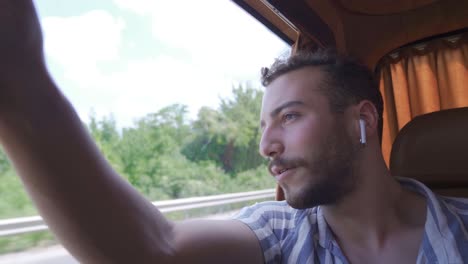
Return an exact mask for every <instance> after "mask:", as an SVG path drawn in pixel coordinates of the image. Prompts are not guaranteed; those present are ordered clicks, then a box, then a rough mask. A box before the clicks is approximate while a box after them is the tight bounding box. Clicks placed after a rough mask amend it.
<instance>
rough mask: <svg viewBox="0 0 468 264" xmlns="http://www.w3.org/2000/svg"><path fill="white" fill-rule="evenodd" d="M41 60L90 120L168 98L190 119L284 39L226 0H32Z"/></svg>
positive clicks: (152, 106)
mask: <svg viewBox="0 0 468 264" xmlns="http://www.w3.org/2000/svg"><path fill="white" fill-rule="evenodd" d="M35 4H36V8H37V10H38V13H39V17H40V20H41V25H42V28H43V34H44V50H45V54H46V60H47V65H48V68H49V71H50V72H51V75H52V77H53V78H54V80H55V82H56V83H57V84H58V86H59V87H60V89H61V90H62V92H63V93H64V94H65V95H66V96H67V98H68V99H69V100H70V101H71V103H72V104H73V106H74V107H75V109H76V111H77V112H78V114H79V116H80V118H81V119H82V120H83V121H84V122H85V123H88V121H89V117H90V114H91V113H94V115H95V116H96V117H97V118H98V119H99V118H102V117H103V116H105V117H108V116H109V115H111V114H112V116H113V117H114V118H115V120H116V121H117V125H118V127H120V128H122V127H129V126H132V125H133V123H134V120H136V119H138V118H141V117H143V116H145V115H146V114H148V113H154V112H157V111H158V110H159V109H161V108H162V107H165V106H168V105H170V104H173V103H180V104H185V105H187V106H188V110H189V118H190V119H195V118H196V115H197V112H198V110H199V108H200V107H202V106H209V107H212V108H217V107H218V104H219V102H220V98H229V96H230V95H231V90H232V87H233V85H237V84H239V83H250V84H251V85H252V86H254V87H256V88H258V89H261V85H260V83H259V77H260V68H261V67H264V66H269V65H270V64H271V63H272V62H273V61H274V59H275V58H276V57H278V56H281V55H284V54H285V53H287V52H288V51H289V47H288V45H287V44H286V43H285V42H283V41H282V40H281V39H279V38H278V37H277V36H276V35H274V34H273V33H272V32H270V31H269V30H268V29H267V28H266V27H264V26H263V25H262V24H260V23H259V22H257V21H256V20H255V19H254V18H253V17H251V16H250V15H249V14H248V13H246V12H245V11H244V10H242V9H241V8H239V7H238V6H237V5H236V4H235V3H233V2H231V1H228V0H197V1H194V0H80V1H63V0H36V1H35Z"/></svg>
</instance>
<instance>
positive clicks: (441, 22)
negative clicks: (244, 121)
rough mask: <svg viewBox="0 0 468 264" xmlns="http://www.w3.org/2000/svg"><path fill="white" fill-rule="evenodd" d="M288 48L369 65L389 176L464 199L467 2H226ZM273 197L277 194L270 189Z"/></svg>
mask: <svg viewBox="0 0 468 264" xmlns="http://www.w3.org/2000/svg"><path fill="white" fill-rule="evenodd" d="M234 2H236V3H237V4H238V5H239V6H240V7H241V8H243V9H244V10H245V11H247V12H248V13H250V14H251V15H252V16H253V17H255V18H256V19H257V20H258V21H260V22H262V23H263V24H264V25H265V26H266V27H268V28H269V29H270V30H272V31H273V32H274V33H275V34H276V35H278V36H279V37H280V38H282V39H283V40H284V41H286V42H287V43H289V44H290V45H291V46H292V52H296V51H298V50H304V49H312V50H313V49H319V48H331V49H336V50H337V51H339V52H341V53H344V54H348V55H351V56H353V57H355V58H358V59H359V60H361V61H362V62H363V63H365V64H366V65H367V66H369V67H370V68H371V69H373V70H374V72H375V74H376V77H377V78H378V80H379V86H380V90H381V92H382V95H383V99H384V114H383V121H384V130H383V138H382V151H383V155H384V157H385V159H386V162H387V164H388V165H389V167H390V170H391V172H392V174H393V175H396V176H403V177H412V178H416V179H418V180H420V181H422V182H424V183H425V184H427V185H428V186H429V187H430V188H432V189H433V190H435V191H436V192H438V193H441V194H444V195H451V196H463V197H468V139H467V135H468V85H467V84H468V1H459V0H413V1H406V0H383V1H371V0H346V1H345V0H290V1H284V0H283V1H282V0H234ZM276 198H277V200H283V199H284V194H283V192H282V190H281V188H280V187H277V197H276Z"/></svg>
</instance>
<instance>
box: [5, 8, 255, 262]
mask: <svg viewBox="0 0 468 264" xmlns="http://www.w3.org/2000/svg"><path fill="white" fill-rule="evenodd" d="M0 38H1V39H2V43H0V141H1V143H2V144H3V146H4V148H5V151H6V152H7V154H8V156H9V157H10V159H11V161H12V162H13V164H14V166H15V168H16V170H17V172H18V174H19V175H20V177H21V179H22V181H23V183H24V185H25V187H26V189H27V191H28V193H29V195H30V196H31V197H32V199H33V201H34V202H35V204H36V206H37V208H38V210H39V212H40V213H41V215H42V216H43V217H44V219H45V221H46V223H47V224H48V225H49V227H50V228H51V230H52V231H53V232H54V233H55V234H56V235H57V237H58V238H59V240H60V241H61V242H62V243H63V245H64V246H65V247H66V248H67V249H68V250H69V251H70V252H71V253H72V254H73V255H74V256H75V257H77V259H78V260H79V261H81V262H84V263H212V262H221V263H229V262H232V263H260V262H261V261H262V253H261V249H260V246H259V244H258V241H257V239H256V237H255V235H254V234H253V232H252V231H250V230H249V228H248V227H246V226H245V225H244V224H242V223H240V222H238V221H234V220H232V221H206V220H205V221H202V220H198V221H187V222H181V223H174V222H171V221H168V220H167V219H166V218H165V217H164V216H163V215H162V214H161V213H160V212H159V211H158V210H157V209H156V208H155V207H154V206H153V205H152V204H151V203H150V202H149V201H147V200H146V199H145V198H144V197H142V196H141V195H140V194H139V193H138V192H137V191H136V190H135V189H134V188H132V186H131V185H130V184H128V183H127V182H126V181H124V180H123V179H122V178H121V177H119V175H117V173H116V172H115V171H114V170H113V169H112V168H111V167H110V165H109V164H108V162H107V161H106V160H105V159H104V158H103V156H102V155H101V154H100V152H99V150H98V149H97V147H96V146H95V144H94V142H93V141H92V139H91V138H90V136H89V134H88V133H87V131H86V130H85V129H84V127H83V126H82V125H81V121H80V119H79V118H78V116H77V115H76V113H75V111H74V110H73V108H72V106H71V105H70V103H69V102H68V101H67V100H66V99H65V98H64V96H63V95H62V94H61V92H60V91H59V89H58V88H57V87H56V85H55V84H54V82H53V81H52V79H51V78H50V76H49V74H48V72H47V69H46V67H45V63H44V59H43V54H42V35H41V31H40V27H39V23H38V21H37V16H36V14H35V11H34V6H33V4H32V1H31V0H0ZM3 40H6V41H3Z"/></svg>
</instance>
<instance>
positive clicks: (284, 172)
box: [274, 168, 296, 181]
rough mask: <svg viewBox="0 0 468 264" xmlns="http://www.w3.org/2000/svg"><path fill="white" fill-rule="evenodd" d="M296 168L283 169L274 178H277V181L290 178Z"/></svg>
mask: <svg viewBox="0 0 468 264" xmlns="http://www.w3.org/2000/svg"><path fill="white" fill-rule="evenodd" d="M295 169H296V168H288V169H282V170H280V171H279V173H277V174H275V175H274V177H275V178H276V180H277V181H282V180H284V179H285V178H287V177H288V176H290V175H291V174H292V173H293V172H294V170H295Z"/></svg>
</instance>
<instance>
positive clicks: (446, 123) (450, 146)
mask: <svg viewBox="0 0 468 264" xmlns="http://www.w3.org/2000/svg"><path fill="white" fill-rule="evenodd" d="M390 171H391V172H392V174H393V175H395V176H402V177H410V178H414V179H417V180H419V181H421V182H423V183H425V184H426V185H427V186H429V187H430V188H431V189H433V190H434V191H435V192H437V193H440V194H443V195H450V196H461V197H468V107H464V108H455V109H450V110H443V111H438V112H433V113H429V114H425V115H421V116H418V117H416V118H414V119H413V120H411V122H409V123H408V124H407V125H406V126H405V127H403V129H402V130H401V131H400V132H399V134H398V135H397V137H396V139H395V141H394V143H393V147H392V151H391V155H390Z"/></svg>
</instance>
